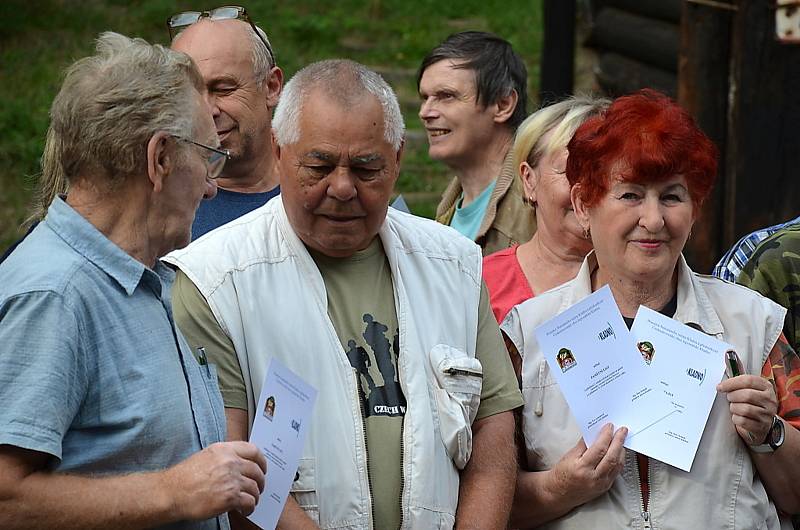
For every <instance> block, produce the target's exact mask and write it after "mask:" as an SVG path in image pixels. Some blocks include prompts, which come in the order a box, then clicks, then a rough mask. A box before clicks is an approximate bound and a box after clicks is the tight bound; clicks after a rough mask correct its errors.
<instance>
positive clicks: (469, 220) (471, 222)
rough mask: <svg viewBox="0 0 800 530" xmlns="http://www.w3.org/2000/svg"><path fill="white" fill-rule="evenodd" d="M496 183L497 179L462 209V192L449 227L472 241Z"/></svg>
mask: <svg viewBox="0 0 800 530" xmlns="http://www.w3.org/2000/svg"><path fill="white" fill-rule="evenodd" d="M496 183H497V179H495V180H493V181H492V183H491V184H489V185H488V186H486V189H485V190H483V191H482V192H481V194H480V195H478V196H477V197H476V198H475V200H474V201H472V202H471V203H469V204H468V205H467V206H465V207H463V208H462V207H461V203H462V201H463V200H464V193H463V192H462V193H461V198H460V199H459V200H458V204H456V212H455V214H454V215H453V219H452V220H451V221H450V226H452V227H453V228H455V229H456V230H458V231H459V232H461V233H462V234H464V235H465V236H467V237H468V238H470V239H472V240H473V241H474V240H475V237H476V236H477V235H478V229H479V228H480V227H481V221H483V216H484V215H486V208H487V207H488V206H489V198H490V197H491V196H492V192H493V191H494V185H495V184H496Z"/></svg>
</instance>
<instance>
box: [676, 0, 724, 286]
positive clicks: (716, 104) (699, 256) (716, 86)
mask: <svg viewBox="0 0 800 530" xmlns="http://www.w3.org/2000/svg"><path fill="white" fill-rule="evenodd" d="M732 21H733V12H732V11H727V10H719V9H712V8H709V7H707V6H701V5H698V4H692V3H689V2H684V4H683V7H682V14H681V40H680V53H679V56H678V102H679V103H680V104H681V105H682V106H683V107H684V108H685V109H686V110H688V111H689V113H690V114H691V115H692V116H694V118H695V120H696V121H697V124H698V125H699V127H700V128H701V129H702V130H703V131H704V132H705V133H706V134H707V135H708V136H709V138H711V140H712V141H713V142H714V143H715V144H716V145H717V147H718V148H719V150H720V164H719V171H718V173H717V175H718V176H717V183H716V186H715V187H714V190H713V191H712V194H711V197H709V199H708V200H707V201H706V204H705V205H704V207H703V209H702V210H701V211H700V214H699V216H698V220H697V222H696V223H695V226H694V229H693V230H692V238H691V239H690V240H689V242H688V244H687V245H686V251H685V254H686V260H687V261H688V262H689V264H690V265H691V266H692V268H694V269H695V270H696V271H698V272H703V273H709V272H711V269H712V268H713V266H714V265H715V264H716V262H717V260H718V259H719V257H720V256H721V255H722V254H724V253H725V252H726V251H727V250H728V248H730V247H731V245H733V243H734V242H735V241H733V240H732V238H733V237H734V236H733V226H732V223H730V222H729V221H728V222H726V220H725V218H724V212H725V211H726V209H728V208H732V201H731V197H730V196H732V195H733V194H734V193H735V189H736V188H735V182H734V179H733V176H732V175H730V174H729V173H727V172H726V171H725V144H726V141H727V134H728V133H727V113H728V75H729V67H728V65H729V53H730V52H729V43H730V41H731V24H732Z"/></svg>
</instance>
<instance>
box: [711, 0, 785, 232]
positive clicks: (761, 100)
mask: <svg viewBox="0 0 800 530" xmlns="http://www.w3.org/2000/svg"><path fill="white" fill-rule="evenodd" d="M738 8H739V9H738V11H737V13H736V16H735V18H734V23H733V30H732V38H731V43H732V45H731V55H732V57H731V72H730V83H731V85H730V86H731V88H730V94H731V108H730V109H729V123H728V130H729V135H728V146H727V152H726V169H725V170H726V172H728V173H730V174H731V175H733V176H734V178H735V184H736V193H735V196H734V200H733V207H732V208H731V209H730V210H729V211H728V216H727V217H726V222H727V224H728V225H729V226H730V229H729V230H730V231H732V232H733V236H734V237H738V236H740V235H742V234H744V233H747V232H750V231H752V230H755V229H757V228H760V227H763V226H767V225H771V224H775V223H778V222H782V221H785V220H788V219H791V218H794V217H796V216H797V215H798V213H800V178H798V176H800V139H799V138H800V134H798V131H799V129H798V123H800V98H798V94H800V66H798V65H800V46H796V45H791V44H781V43H780V42H778V41H777V40H776V38H775V11H774V9H772V8H771V5H770V3H768V2H764V1H761V0H740V1H739V2H738ZM726 206H727V205H726Z"/></svg>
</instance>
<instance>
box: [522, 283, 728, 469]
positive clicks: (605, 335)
mask: <svg viewBox="0 0 800 530" xmlns="http://www.w3.org/2000/svg"><path fill="white" fill-rule="evenodd" d="M536 337H537V339H538V341H539V344H540V345H541V348H542V351H543V352H544V353H545V357H546V359H547V362H548V363H549V364H550V369H551V371H552V372H553V373H554V374H555V376H556V380H557V381H558V384H559V387H560V388H561V391H562V393H563V394H564V397H565V398H566V400H567V403H569V406H570V409H571V411H572V414H573V415H574V416H575V418H576V420H577V421H578V424H579V425H580V427H581V432H582V433H583V437H584V439H585V440H586V443H587V445H591V443H592V442H593V441H594V440H595V439H596V438H597V436H598V433H599V429H600V428H601V427H602V426H603V425H604V424H606V423H609V422H610V423H613V424H614V425H617V426H627V427H628V429H629V434H628V436H627V438H626V440H625V447H627V448H628V449H632V450H634V451H636V452H639V453H642V454H645V455H647V456H650V457H653V458H656V459H658V460H661V461H662V462H666V463H668V464H670V465H673V466H675V467H678V468H680V469H683V470H684V471H689V470H690V469H691V466H692V461H693V460H694V455H695V453H696V452H697V447H698V445H699V444H700V438H701V437H702V434H703V429H704V428H705V424H706V421H707V420H708V415H709V412H710V411H711V405H712V403H713V401H714V398H715V396H716V384H717V382H719V380H720V378H721V377H722V373H723V371H724V359H725V352H726V351H728V350H730V349H731V346H730V345H728V344H725V343H723V342H721V341H718V340H716V339H714V338H713V337H710V336H708V335H706V334H704V333H701V332H699V331H697V330H694V329H692V328H690V327H688V326H686V325H684V324H682V323H680V322H677V321H675V320H673V319H671V318H669V317H666V316H664V315H662V314H660V313H657V312H655V311H653V310H651V309H648V308H646V307H640V308H639V311H638V313H637V315H636V319H635V320H634V323H633V326H632V327H631V330H630V332H629V331H628V329H627V327H626V326H625V323H624V322H623V320H622V315H620V313H619V309H618V308H617V306H616V303H615V302H614V299H613V297H612V295H611V290H610V289H609V288H608V287H603V288H602V289H599V290H598V291H596V292H595V293H593V294H592V295H590V296H588V297H587V298H585V299H583V300H581V301H580V302H578V303H577V304H575V305H573V306H572V307H570V308H569V309H567V310H566V311H564V312H563V313H561V314H559V315H557V316H556V317H555V318H553V319H551V320H549V321H548V322H545V323H544V324H542V325H541V326H539V327H538V328H537V329H536Z"/></svg>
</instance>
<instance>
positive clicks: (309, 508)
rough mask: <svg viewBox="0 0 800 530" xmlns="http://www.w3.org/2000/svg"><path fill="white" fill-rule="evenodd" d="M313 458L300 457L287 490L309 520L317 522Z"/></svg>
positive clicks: (317, 505) (317, 508)
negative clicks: (295, 472) (292, 480)
mask: <svg viewBox="0 0 800 530" xmlns="http://www.w3.org/2000/svg"><path fill="white" fill-rule="evenodd" d="M314 464H315V462H314V459H313V458H301V459H300V464H299V465H298V467H297V474H296V475H295V480H294V482H293V483H292V487H291V489H290V490H289V491H290V492H291V494H292V497H294V500H295V501H296V502H297V504H299V505H300V507H301V508H302V509H303V511H304V512H306V515H308V516H309V517H310V518H311V520H313V521H314V522H315V523H316V524H319V504H318V501H317V481H316V469H315V465H314Z"/></svg>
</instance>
